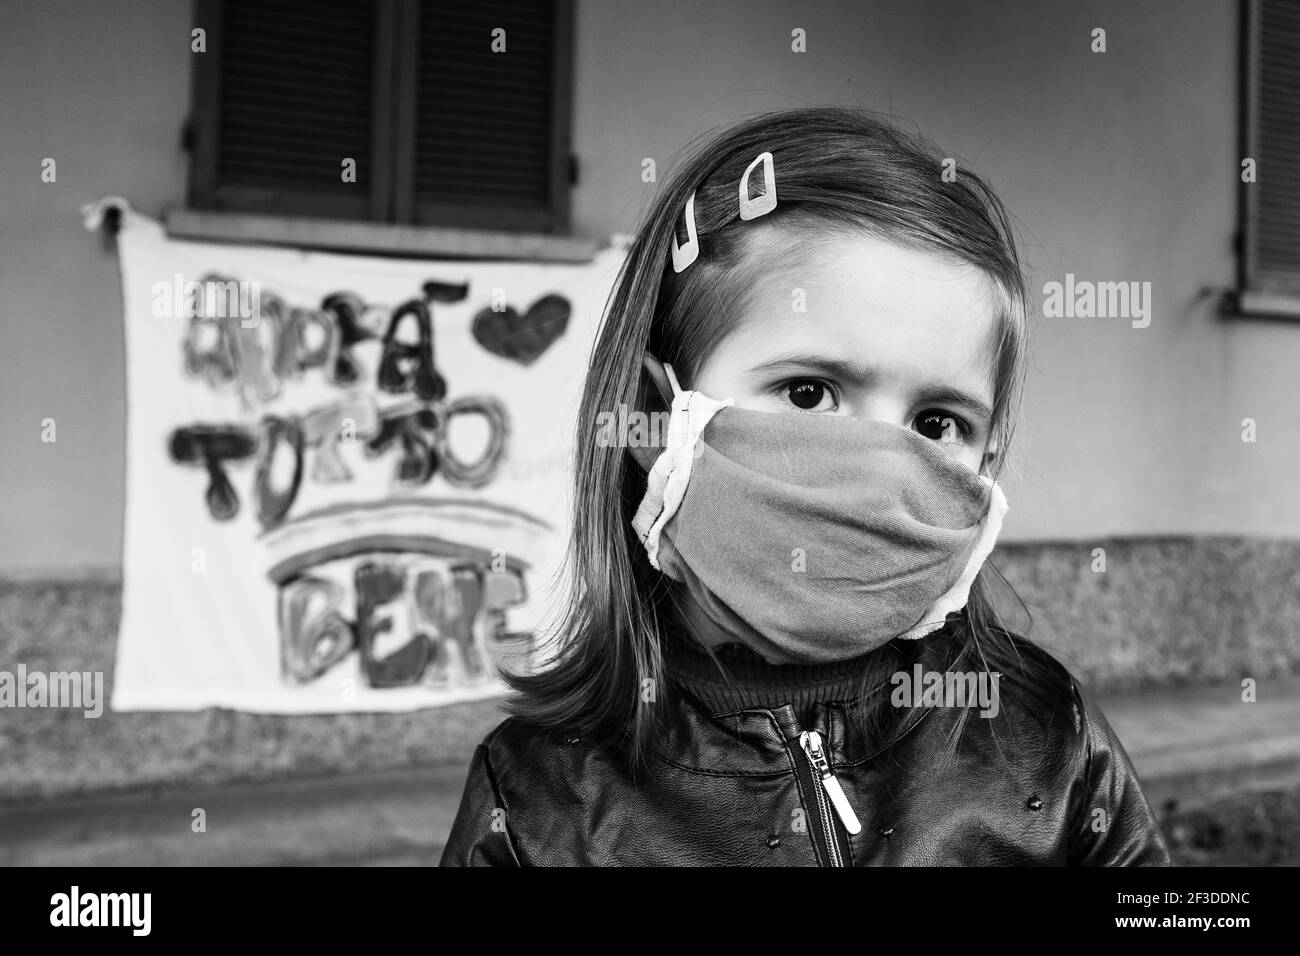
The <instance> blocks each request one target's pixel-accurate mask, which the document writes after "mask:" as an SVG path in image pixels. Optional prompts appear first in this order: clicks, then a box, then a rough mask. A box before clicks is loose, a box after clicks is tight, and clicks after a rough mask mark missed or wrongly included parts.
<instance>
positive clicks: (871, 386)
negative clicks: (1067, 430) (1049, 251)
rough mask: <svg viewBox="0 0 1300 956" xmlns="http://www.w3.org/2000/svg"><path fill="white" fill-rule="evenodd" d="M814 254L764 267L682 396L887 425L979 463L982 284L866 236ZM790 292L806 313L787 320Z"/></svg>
mask: <svg viewBox="0 0 1300 956" xmlns="http://www.w3.org/2000/svg"><path fill="white" fill-rule="evenodd" d="M758 244H759V245H761V244H762V243H761V240H760V242H759V243H758ZM780 244H781V243H780V242H777V243H776V245H778V246H779V245H780ZM817 247H818V249H819V250H820V254H819V255H816V256H814V257H812V260H811V262H810V263H809V264H808V265H799V266H795V265H781V264H780V258H779V256H777V257H774V258H772V259H771V261H775V262H777V265H776V267H775V268H773V269H772V270H771V271H769V272H767V273H766V274H765V275H764V276H763V278H762V279H761V280H760V281H759V282H758V283H757V284H756V285H755V287H754V288H753V290H752V294H751V297H750V301H749V304H748V309H747V311H746V312H745V313H744V315H743V316H742V317H741V319H740V321H739V323H738V324H737V326H736V328H735V329H734V330H733V331H732V332H731V333H730V334H729V335H728V336H727V337H726V338H724V339H723V340H722V341H721V342H720V343H719V345H718V346H717V347H716V348H715V349H714V350H713V352H712V354H710V355H709V357H708V358H707V359H706V360H705V362H704V364H703V365H702V366H701V368H700V369H699V372H698V374H697V376H696V381H695V382H694V383H693V384H692V386H690V387H693V388H696V389H698V390H699V391H701V392H703V393H704V394H705V395H709V396H712V397H715V398H734V399H735V401H736V405H737V406H738V407H739V408H747V409H753V410H755V411H764V412H802V413H805V414H809V415H850V416H852V417H854V418H861V419H875V420H877V421H882V422H889V423H890V424H893V425H898V426H901V427H903V428H910V429H913V430H915V431H916V432H918V433H920V434H921V435H924V436H925V437H926V438H930V439H933V440H934V441H935V442H938V443H940V444H941V445H943V447H944V450H945V451H947V452H948V453H949V454H950V455H952V456H953V457H954V458H956V459H957V460H958V461H961V462H962V463H964V464H965V465H967V466H968V467H969V468H970V469H971V470H972V471H979V470H981V468H982V467H983V466H984V465H985V464H986V461H987V460H989V459H991V455H989V454H987V447H986V446H987V445H988V442H989V435H990V413H991V409H992V407H993V365H994V347H995V346H994V339H995V330H996V323H997V319H996V314H995V306H994V298H993V296H992V294H991V293H992V288H991V282H990V280H989V279H988V278H987V277H986V276H985V275H984V273H983V272H981V271H980V270H979V269H977V268H976V267H974V266H972V265H969V264H966V263H960V262H956V261H953V260H949V259H946V258H943V257H941V256H939V255H936V254H934V253H929V252H921V251H917V250H914V249H908V248H906V247H903V246H899V245H894V244H892V243H889V242H884V241H882V240H879V239H876V238H874V237H871V236H866V235H864V236H862V237H860V238H853V239H838V238H828V239H819V240H817ZM751 248H753V247H751ZM798 290H802V298H803V303H804V307H805V309H806V311H795V309H796V308H797V307H798V306H799V291H798Z"/></svg>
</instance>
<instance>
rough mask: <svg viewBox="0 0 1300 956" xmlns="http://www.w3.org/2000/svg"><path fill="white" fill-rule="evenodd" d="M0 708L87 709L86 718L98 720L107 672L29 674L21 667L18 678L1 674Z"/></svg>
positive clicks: (20, 665) (5, 673)
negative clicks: (96, 718) (105, 673)
mask: <svg viewBox="0 0 1300 956" xmlns="http://www.w3.org/2000/svg"><path fill="white" fill-rule="evenodd" d="M92 678H93V679H92ZM0 707H86V708H89V710H86V711H85V716H86V717H92V718H93V717H99V716H100V715H101V714H103V713H104V672H103V671H94V672H93V673H92V672H91V671H86V672H85V673H84V674H83V673H82V672H81V671H72V672H68V671H51V672H50V673H49V674H48V675H47V674H43V673H41V672H40V671H32V673H30V674H29V673H27V665H26V664H19V665H18V673H17V675H14V674H11V673H10V672H9V671H0Z"/></svg>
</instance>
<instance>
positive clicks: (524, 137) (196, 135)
mask: <svg viewBox="0 0 1300 956" xmlns="http://www.w3.org/2000/svg"><path fill="white" fill-rule="evenodd" d="M571 25H572V3H571V0H505V2H498V0H489V2H478V0H474V2H466V0H462V2H447V0H326V2H321V0H196V5H195V26H199V27H203V29H204V30H205V31H206V52H205V53H202V54H195V56H194V64H195V66H194V69H195V72H194V98H193V112H192V115H191V121H190V130H189V133H188V136H187V143H188V146H189V148H190V150H191V165H190V170H191V175H190V195H189V205H190V207H191V208H193V209H197V210H220V211H227V212H243V213H263V214H274V215H283V216H309V217H326V218H331V219H348V220H366V221H370V222H381V223H400V224H406V225H430V226H449V227H459V228H477V229H493V230H511V231H524V232H535V233H565V232H567V231H568V228H569V216H568V191H569V186H570V184H571V182H572V179H573V177H572V175H571V171H572V169H573V163H572V160H571V158H570V153H569V149H570V144H569V100H570V63H571V60H572V56H571V36H572V26H571ZM494 45H495V46H496V47H497V50H495V51H494V49H493V47H494ZM502 47H504V51H503V52H501V48H502ZM346 160H352V161H354V162H355V168H356V176H355V182H347V181H345V177H344V175H343V174H344V163H345V161H346Z"/></svg>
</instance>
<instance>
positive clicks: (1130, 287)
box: [1043, 272, 1151, 329]
mask: <svg viewBox="0 0 1300 956" xmlns="http://www.w3.org/2000/svg"><path fill="white" fill-rule="evenodd" d="M1043 316H1044V317H1045V318H1049V319H1060V318H1066V319H1074V318H1079V319H1093V318H1097V319H1132V320H1133V323H1132V324H1133V328H1135V329H1145V328H1146V327H1147V326H1148V325H1150V324H1151V283H1150V282H1090V281H1088V280H1084V281H1082V282H1075V281H1074V273H1073V272H1068V273H1066V275H1065V283H1064V285H1062V284H1061V283H1060V282H1049V283H1047V284H1046V285H1044V286H1043Z"/></svg>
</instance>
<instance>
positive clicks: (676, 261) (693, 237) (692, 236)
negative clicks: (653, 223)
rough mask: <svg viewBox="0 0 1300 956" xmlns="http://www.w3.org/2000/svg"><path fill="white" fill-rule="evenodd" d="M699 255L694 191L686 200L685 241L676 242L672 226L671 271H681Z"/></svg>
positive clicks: (674, 230) (674, 229)
mask: <svg viewBox="0 0 1300 956" xmlns="http://www.w3.org/2000/svg"><path fill="white" fill-rule="evenodd" d="M699 256H700V237H699V235H698V234H697V233H696V232H695V192H694V191H692V192H691V198H690V199H688V200H686V242H685V244H683V245H680V246H679V245H678V244H677V232H676V224H674V228H673V271H674V272H681V271H682V270H683V269H685V268H686V267H687V266H689V265H690V264H691V263H692V262H694V261H695V260H696V259H698V258H699Z"/></svg>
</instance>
